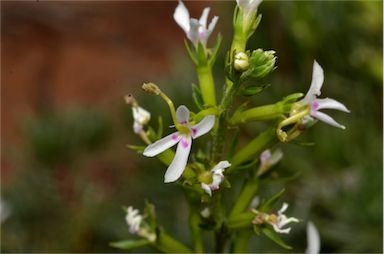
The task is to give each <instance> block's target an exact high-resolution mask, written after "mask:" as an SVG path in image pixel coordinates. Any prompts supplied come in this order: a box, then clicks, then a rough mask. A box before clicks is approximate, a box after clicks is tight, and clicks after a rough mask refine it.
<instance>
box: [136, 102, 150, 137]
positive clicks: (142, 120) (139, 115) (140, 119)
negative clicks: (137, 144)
mask: <svg viewBox="0 0 384 254" xmlns="http://www.w3.org/2000/svg"><path fill="white" fill-rule="evenodd" d="M132 113H133V131H134V132H135V133H136V134H139V133H140V132H141V131H142V130H143V126H144V125H146V124H147V123H148V122H149V120H151V114H150V113H149V112H148V111H147V110H145V109H143V108H142V107H140V106H133V107H132Z"/></svg>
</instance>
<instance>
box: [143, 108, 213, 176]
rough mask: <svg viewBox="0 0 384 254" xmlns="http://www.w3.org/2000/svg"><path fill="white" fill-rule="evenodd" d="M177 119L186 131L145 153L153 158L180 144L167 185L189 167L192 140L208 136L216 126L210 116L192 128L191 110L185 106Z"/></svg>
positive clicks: (161, 140)
mask: <svg viewBox="0 0 384 254" xmlns="http://www.w3.org/2000/svg"><path fill="white" fill-rule="evenodd" d="M176 118H177V122H178V123H179V124H180V125H181V126H183V127H186V128H185V130H182V131H180V130H179V131H176V132H175V133H172V134H170V135H168V136H166V137H164V138H162V139H160V140H158V141H156V142H155V143H153V144H150V145H149V146H147V147H146V148H145V150H144V152H143V155H144V156H147V157H153V156H156V155H158V154H159V153H162V152H164V151H165V150H167V149H168V148H170V147H172V146H174V145H176V144H178V145H177V149H176V154H175V157H174V158H173V161H172V163H171V164H170V165H169V167H168V169H167V171H166V172H165V176H164V182H165V183H169V182H174V181H176V180H177V179H179V177H180V176H181V175H182V173H183V171H184V169H185V166H186V165H187V161H188V156H189V152H190V151H191V145H192V139H195V138H198V137H200V136H202V135H204V134H206V133H207V132H209V131H210V130H211V129H212V127H213V125H214V124H215V116H214V115H208V116H206V117H204V118H203V120H201V121H200V122H199V123H198V124H196V125H194V126H190V125H189V122H188V119H189V110H188V108H187V107H186V106H184V105H182V106H179V107H178V108H177V110H176Z"/></svg>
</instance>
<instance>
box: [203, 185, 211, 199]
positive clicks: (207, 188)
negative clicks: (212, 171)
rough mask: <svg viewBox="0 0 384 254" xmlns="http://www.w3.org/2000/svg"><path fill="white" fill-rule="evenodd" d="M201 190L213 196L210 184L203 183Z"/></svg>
mask: <svg viewBox="0 0 384 254" xmlns="http://www.w3.org/2000/svg"><path fill="white" fill-rule="evenodd" d="M201 188H202V189H203V190H204V191H205V192H206V193H207V194H208V195H209V196H212V190H211V188H210V187H209V185H208V184H205V183H201Z"/></svg>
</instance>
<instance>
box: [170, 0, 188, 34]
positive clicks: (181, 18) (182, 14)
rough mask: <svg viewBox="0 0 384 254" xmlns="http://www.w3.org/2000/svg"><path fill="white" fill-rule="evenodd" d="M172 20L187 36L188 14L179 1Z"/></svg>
mask: <svg viewBox="0 0 384 254" xmlns="http://www.w3.org/2000/svg"><path fill="white" fill-rule="evenodd" d="M173 18H174V19H175V21H176V23H177V24H178V25H179V26H180V27H181V28H182V29H183V30H184V32H185V33H186V34H188V32H189V29H190V26H189V12H188V9H187V8H186V7H185V5H184V4H183V2H182V1H179V5H178V6H177V7H176V9H175V12H174V13H173Z"/></svg>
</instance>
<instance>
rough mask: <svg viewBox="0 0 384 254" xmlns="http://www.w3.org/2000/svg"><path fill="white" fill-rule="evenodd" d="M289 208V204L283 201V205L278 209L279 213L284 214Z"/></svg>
mask: <svg viewBox="0 0 384 254" xmlns="http://www.w3.org/2000/svg"><path fill="white" fill-rule="evenodd" d="M287 208H288V204H287V203H283V206H282V207H281V209H280V210H279V211H278V214H283V213H284V212H285V210H287Z"/></svg>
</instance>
